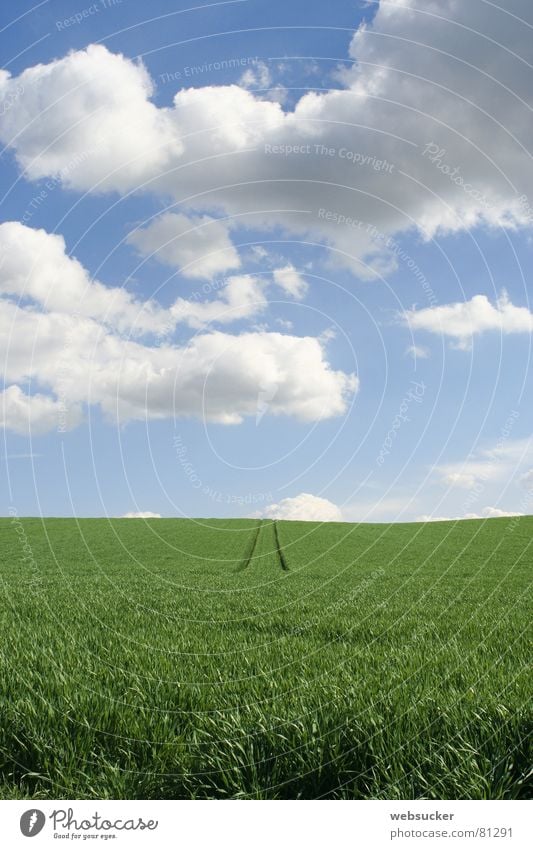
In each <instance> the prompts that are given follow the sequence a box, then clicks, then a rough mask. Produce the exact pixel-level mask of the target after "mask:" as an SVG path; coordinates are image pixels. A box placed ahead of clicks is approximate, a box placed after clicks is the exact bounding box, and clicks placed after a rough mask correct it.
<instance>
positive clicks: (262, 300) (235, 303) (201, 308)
mask: <svg viewBox="0 0 533 849" xmlns="http://www.w3.org/2000/svg"><path fill="white" fill-rule="evenodd" d="M266 306H267V299H266V297H265V295H264V291H263V285H262V283H261V281H260V280H258V279H257V278H255V277H253V276H251V275H249V274H240V275H235V276H232V277H228V279H227V282H226V285H225V286H224V287H223V288H222V289H221V290H220V294H219V297H218V298H216V299H215V300H212V301H194V300H187V299H186V298H178V299H177V300H176V301H175V303H174V304H173V306H172V307H171V308H170V315H171V316H172V318H173V319H174V320H175V321H179V322H186V323H187V324H188V325H189V326H190V327H196V328H201V327H205V326H206V325H207V324H210V323H214V322H216V323H218V324H228V323H230V322H233V321H239V320H240V319H244V318H252V317H254V316H256V315H257V314H258V313H260V312H262V310H264V309H265V308H266Z"/></svg>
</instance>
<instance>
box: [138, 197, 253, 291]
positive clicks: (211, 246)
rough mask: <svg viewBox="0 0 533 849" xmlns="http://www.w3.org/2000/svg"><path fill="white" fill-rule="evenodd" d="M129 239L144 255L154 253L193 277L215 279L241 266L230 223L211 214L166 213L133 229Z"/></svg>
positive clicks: (167, 263) (157, 257) (187, 275)
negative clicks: (143, 225)
mask: <svg viewBox="0 0 533 849" xmlns="http://www.w3.org/2000/svg"><path fill="white" fill-rule="evenodd" d="M128 241H129V242H130V243H131V244H132V245H135V247H136V248H137V249H138V250H139V252H140V253H141V254H142V255H143V256H145V257H146V256H154V257H155V258H156V259H158V260H159V261H160V262H164V263H166V265H170V266H172V267H173V268H176V269H178V270H179V271H180V272H181V274H183V275H184V276H185V277H190V278H193V279H194V278H200V279H201V278H204V279H207V280H212V279H213V277H215V275H217V274H223V273H224V272H226V271H232V270H234V269H236V268H240V265H241V261H240V258H239V254H238V252H237V249H236V248H235V246H234V245H233V243H232V241H231V239H230V236H229V227H228V224H227V222H224V221H219V220H217V219H215V218H211V216H209V215H200V216H187V215H184V214H183V213H174V212H165V213H163V214H162V215H159V216H158V217H157V218H155V219H154V220H153V221H152V222H151V223H150V224H149V225H148V226H147V227H144V228H139V229H137V230H133V232H132V233H130V234H129V236H128Z"/></svg>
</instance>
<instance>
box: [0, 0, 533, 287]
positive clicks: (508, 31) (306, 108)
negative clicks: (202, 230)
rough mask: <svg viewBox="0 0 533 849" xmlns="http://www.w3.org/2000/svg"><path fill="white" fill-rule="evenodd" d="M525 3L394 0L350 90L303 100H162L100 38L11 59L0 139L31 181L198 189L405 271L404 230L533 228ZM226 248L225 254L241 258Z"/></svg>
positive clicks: (367, 35)
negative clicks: (28, 62) (393, 240)
mask: <svg viewBox="0 0 533 849" xmlns="http://www.w3.org/2000/svg"><path fill="white" fill-rule="evenodd" d="M520 17H522V18H525V19H527V17H528V2H527V0H515V2H514V3H513V14H510V13H507V12H506V11H505V10H503V9H501V8H499V7H498V6H497V5H494V4H486V3H483V4H481V3H474V2H472V3H459V2H458V0H430V2H429V3H427V4H425V5H424V8H423V9H421V8H419V5H417V4H416V3H415V0H401V2H400V0H397V2H388V3H383V4H380V5H379V6H378V8H377V12H376V14H375V16H374V18H373V19H372V21H371V23H368V24H365V25H362V26H361V27H360V28H359V29H358V31H357V32H356V33H355V35H354V37H353V39H352V42H351V45H350V51H349V52H350V57H349V58H350V60H351V62H350V64H347V65H346V66H345V68H344V71H342V72H341V73H340V74H339V82H340V84H341V85H342V86H343V87H342V88H338V89H333V90H330V91H327V92H314V91H313V92H308V93H306V94H304V95H303V96H302V97H301V98H300V99H299V100H298V101H297V102H296V104H295V106H294V108H291V109H284V108H283V107H282V106H281V105H280V104H279V103H274V102H271V101H270V100H267V99H264V98H263V97H261V96H258V95H254V94H253V93H252V92H250V91H248V90H246V89H245V88H244V87H242V86H239V85H226V86H205V87H198V88H189V89H181V90H179V91H177V93H176V95H175V97H174V101H173V104H172V105H171V106H170V107H156V106H155V105H154V104H153V103H152V102H151V97H152V95H153V92H154V86H153V82H152V81H151V79H150V76H149V74H148V72H147V70H146V68H145V67H144V66H143V65H142V63H140V62H139V61H137V60H135V61H134V60H132V59H129V58H127V57H125V56H123V55H122V54H114V53H112V52H111V51H109V50H108V49H107V48H106V47H104V46H102V45H90V46H89V47H88V48H86V49H85V50H77V51H73V52H71V53H69V54H68V55H67V56H64V57H63V58H60V59H57V60H54V61H53V62H50V63H48V64H46V65H36V66H34V67H31V68H28V69H26V70H25V71H23V72H22V73H21V74H20V75H19V76H18V77H12V76H10V74H9V73H8V72H5V71H3V72H2V74H1V76H0V96H2V97H7V96H9V94H10V92H12V91H15V90H17V91H20V89H21V88H23V92H22V94H21V95H20V96H19V97H18V100H17V108H16V109H11V110H9V111H8V112H7V114H5V115H4V116H3V120H2V124H1V127H0V138H1V139H2V141H3V142H4V143H5V144H7V145H8V146H9V147H10V148H11V149H12V150H13V151H14V153H15V155H16V157H17V160H18V162H19V163H20V166H21V168H23V169H25V173H26V174H27V176H29V177H30V178H31V179H38V178H40V177H43V176H47V175H50V176H54V177H57V176H59V177H61V178H62V179H63V182H64V183H65V185H67V186H69V187H70V188H73V189H76V190H83V191H86V190H87V191H92V192H102V191H119V192H122V193H125V192H127V191H150V192H155V193H156V194H159V195H162V196H165V197H167V196H168V195H169V194H170V195H172V196H173V197H174V199H175V200H176V201H178V202H181V203H183V202H184V201H183V199H185V198H186V199H187V200H186V206H187V209H188V214H191V213H192V214H193V215H200V216H202V215H206V214H212V213H213V211H215V210H217V211H218V212H217V216H218V215H220V214H223V215H224V216H227V215H229V216H236V215H237V216H238V217H239V223H240V225H242V226H253V227H255V228H258V227H259V228H264V229H272V228H275V227H276V228H282V229H283V230H284V231H285V232H287V233H291V234H296V235H299V236H305V238H306V239H308V240H311V241H313V240H315V241H317V242H320V243H322V244H325V245H327V246H329V247H330V248H331V256H332V257H333V258H334V259H335V261H336V262H338V263H341V264H344V265H345V266H348V267H349V268H351V269H352V270H353V271H354V272H356V273H358V274H360V275H361V276H372V275H375V274H376V273H381V272H382V271H384V270H390V269H391V268H394V266H395V263H396V261H397V260H396V258H395V257H394V253H393V252H391V250H390V249H389V248H388V247H387V244H386V240H385V239H384V238H382V237H387V236H388V235H391V234H394V233H401V232H406V231H408V230H412V229H413V228H417V229H418V230H419V232H420V233H421V234H422V235H423V236H424V237H425V238H429V237H431V235H433V234H435V233H436V232H456V231H460V230H465V229H469V228H471V227H473V226H476V225H478V224H486V225H488V226H494V227H505V228H507V227H512V228H514V227H519V226H520V227H530V226H531V222H532V213H531V204H530V202H529V201H528V198H533V172H532V170H531V168H530V158H529V153H528V140H529V130H530V109H529V92H530V80H529V71H530V69H529V65H528V63H527V62H526V61H525V57H526V56H527V55H528V51H529V47H530V45H529V30H528V28H527V27H526V26H525V25H524V24H523V23H522V22H521V21H520ZM503 45H505V46H503ZM254 79H255V78H254ZM243 82H244V83H245V84H246V85H248V84H249V83H250V82H252V80H251V78H250V79H248V77H247V78H246V80H244V81H243ZM465 92H468V96H467V95H466V94H465ZM87 139H90V140H91V141H90V144H89V145H88V142H87ZM81 156H85V157H86V158H85V160H84V161H83V164H82V165H80V167H70V168H69V165H72V163H73V162H74V163H75V162H76V161H78V160H79V158H80V157H81ZM317 174H318V175H319V176H318V177H317ZM516 186H520V187H521V190H520V194H518V192H517V190H516V188H515V187H516ZM321 211H322V213H324V214H320V212H321ZM326 213H327V214H326ZM348 219H349V222H350V223H349V224H348V223H347V220H348ZM341 221H343V222H344V223H340V222H341ZM207 229H208V228H207ZM219 236H220V237H221V238H222V239H223V235H222V234H220V233H219ZM169 250H170V249H169ZM225 250H226V249H223V250H222V251H221V252H219V253H217V252H215V254H216V255H220V257H222V256H224V255H226V257H227V258H228V257H229V258H231V256H232V254H231V248H230V247H229V246H228V247H227V250H226V253H224V251H225ZM165 252H166V251H165ZM178 261H179V262H180V263H181V262H182V259H181V258H179V259H178ZM190 268H191V269H193V268H195V265H194V263H193V265H191V266H190ZM199 268H201V261H200V264H199V265H198V266H196V270H197V273H200V272H199V270H198V269H199ZM209 273H211V272H209Z"/></svg>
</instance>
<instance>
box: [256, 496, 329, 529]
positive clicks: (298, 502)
mask: <svg viewBox="0 0 533 849" xmlns="http://www.w3.org/2000/svg"><path fill="white" fill-rule="evenodd" d="M254 515H255V516H258V517H262V518H265V519H285V520H289V521H295V522H296V521H298V522H342V521H343V518H342V511H341V510H340V508H339V507H337V505H336V504H333V502H332V501H328V499H327V498H319V496H317V495H311V494H310V493H308V492H302V493H300V495H296V496H295V497H294V498H283V499H282V500H281V501H280V502H279V504H270V505H269V506H268V507H266V508H265V509H264V510H262V511H260V512H258V513H255V514H254Z"/></svg>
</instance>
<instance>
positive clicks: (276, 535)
mask: <svg viewBox="0 0 533 849" xmlns="http://www.w3.org/2000/svg"><path fill="white" fill-rule="evenodd" d="M274 538H275V540H276V551H277V552H278V560H279V565H280V566H281V568H282V569H283V571H284V572H288V571H289V567H288V566H287V561H286V559H285V554H284V552H283V548H282V547H281V543H280V541H279V531H278V523H277V522H274Z"/></svg>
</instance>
